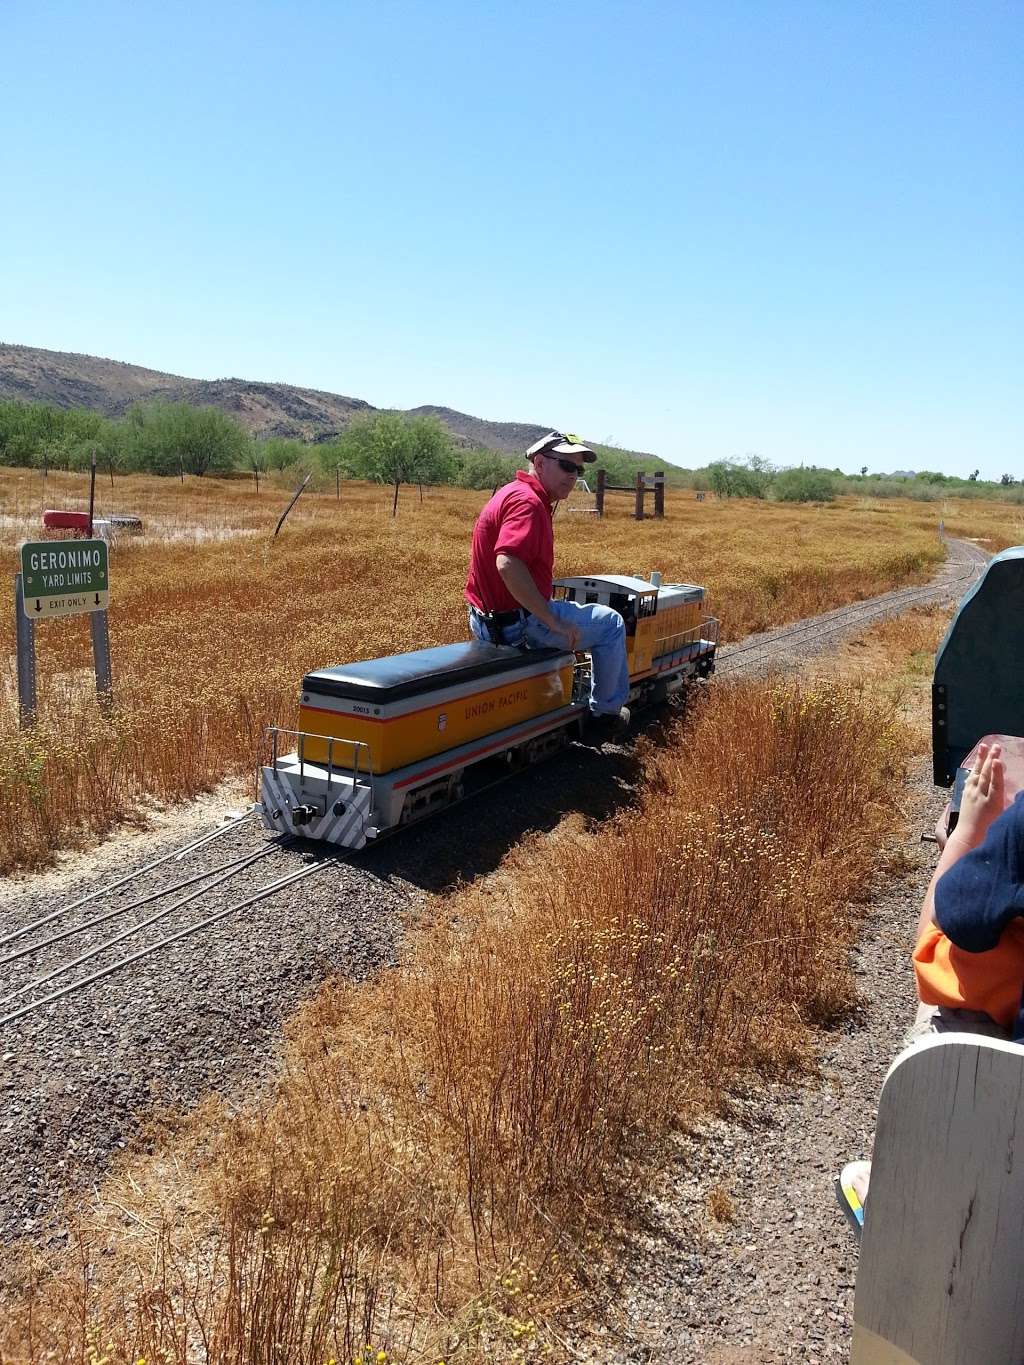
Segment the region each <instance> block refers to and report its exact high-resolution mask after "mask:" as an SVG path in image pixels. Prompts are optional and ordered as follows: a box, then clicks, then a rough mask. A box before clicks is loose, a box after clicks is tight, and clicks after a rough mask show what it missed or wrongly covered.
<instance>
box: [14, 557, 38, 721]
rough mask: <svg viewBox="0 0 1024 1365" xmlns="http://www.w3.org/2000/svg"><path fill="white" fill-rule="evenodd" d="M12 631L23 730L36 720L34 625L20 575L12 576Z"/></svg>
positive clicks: (19, 712)
mask: <svg viewBox="0 0 1024 1365" xmlns="http://www.w3.org/2000/svg"><path fill="white" fill-rule="evenodd" d="M14 629H15V634H16V636H17V641H18V723H19V725H20V726H21V728H22V729H23V730H25V729H27V728H28V726H30V725H34V724H35V719H36V623H35V622H34V621H33V620H32V619H31V618H30V617H29V616H28V614H27V613H26V611H25V599H24V597H23V596H22V592H21V574H20V573H16V574H15V575H14Z"/></svg>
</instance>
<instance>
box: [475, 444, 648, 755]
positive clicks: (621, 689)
mask: <svg viewBox="0 0 1024 1365" xmlns="http://www.w3.org/2000/svg"><path fill="white" fill-rule="evenodd" d="M526 457H527V459H528V460H529V461H530V465H531V469H530V471H529V472H526V471H523V470H520V471H519V472H518V473H517V474H516V477H515V479H514V480H513V482H512V483H507V484H505V486H504V487H503V488H499V489H498V490H497V492H496V493H495V494H494V496H493V497H492V498H491V499H490V501H489V502H488V503H487V505H486V506H485V507H484V509H483V511H482V512H481V513H480V515H479V517H478V518H477V522H476V526H475V527H474V528H473V548H472V553H471V557H470V565H469V577H468V579H467V580H466V593H465V596H466V601H467V602H468V604H469V628H470V630H471V631H472V633H473V635H474V636H475V637H476V638H477V639H478V640H484V641H489V642H490V643H492V644H500V645H525V646H526V647H527V648H530V649H544V648H550V647H552V646H554V647H557V648H560V649H564V648H568V649H572V650H586V651H587V652H589V654H590V656H591V661H592V664H593V669H592V684H591V694H590V718H591V723H590V727H589V729H590V734H591V736H592V737H594V738H595V739H598V740H600V739H603V738H612V737H613V736H615V735H616V734H620V733H622V732H623V731H624V730H625V729H626V728H627V727H628V725H629V720H630V715H629V709H628V708H627V707H626V706H625V704H624V703H625V701H626V698H627V697H628V695H629V670H628V667H627V663H626V627H625V623H624V621H623V619H622V617H621V616H620V615H619V613H618V612H617V611H615V610H614V609H613V608H612V607H606V606H603V605H601V604H600V603H597V602H590V603H586V604H584V603H581V602H559V601H553V600H552V596H551V593H552V581H553V578H554V558H555V546H554V528H553V526H552V517H553V516H554V511H555V506H556V504H557V503H558V502H560V501H562V499H564V498H567V497H568V496H569V494H570V493H571V492H572V490H573V489H574V488H575V486H576V480H577V479H578V478H579V477H580V476H581V475H582V473H583V465H582V464H581V463H580V461H581V460H582V461H585V462H586V463H587V464H592V463H593V462H594V461H595V460H596V459H597V456H596V455H595V454H594V452H593V451H592V450H591V449H590V447H589V446H586V445H584V444H583V443H582V442H581V441H580V439H579V438H578V437H577V436H567V435H565V434H564V433H563V432H560V431H549V432H548V434H547V435H546V436H544V437H542V438H541V439H540V440H539V441H537V442H535V443H534V444H533V445H532V446H531V447H530V448H529V450H528V451H527V452H526Z"/></svg>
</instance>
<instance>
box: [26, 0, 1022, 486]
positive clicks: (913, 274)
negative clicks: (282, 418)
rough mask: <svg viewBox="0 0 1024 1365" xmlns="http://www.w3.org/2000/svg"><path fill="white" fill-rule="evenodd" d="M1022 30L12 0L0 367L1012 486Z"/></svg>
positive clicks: (903, 0)
mask: <svg viewBox="0 0 1024 1365" xmlns="http://www.w3.org/2000/svg"><path fill="white" fill-rule="evenodd" d="M1022 36H1024V6H1022V5H1021V4H1020V3H1019V0H1014V3H995V2H994V0H993V2H987V0H972V3H959V4H953V3H931V2H930V0H917V2H916V3H911V0H885V3H855V2H854V0H821V2H820V3H815V4H811V3H772V0H761V3H737V2H736V0H719V2H718V3H692V4H687V3H677V4H654V3H644V2H643V0H637V2H634V3H616V4H611V3H603V0H590V2H589V3H577V2H576V0H567V2H566V3H557V2H555V0H549V3H534V0H526V3H517V4H515V5H513V4H511V3H503V4H497V3H488V2H487V0H477V3H475V4H470V3H456V2H455V0H434V2H433V3H426V0H424V3H416V4H413V3H397V2H389V0H376V3H370V0H359V3H344V2H342V0H337V2H336V3H326V2H324V3H314V2H313V0H293V2H292V3H289V4H283V3H282V4H278V3H268V2H266V0H256V3H247V4H244V5H243V4H234V3H223V2H222V0H209V3H207V4H206V5H199V4H182V3H175V0H167V2H166V3H160V4H157V3H152V2H151V0H141V2H139V0H137V2H136V3H134V4H131V5H129V4H127V3H121V2H120V0H90V3H89V4H84V3H82V0H75V3H68V2H67V0H53V2H52V3H45V2H43V0H31V3H27V2H25V0H0V81H2V99H3V114H4V120H3V121H4V130H5V131H4V137H3V139H2V142H0V164H2V166H3V172H4V173H3V185H4V200H5V204H4V208H3V213H2V215H0V249H2V256H0V259H2V261H3V277H4V283H3V289H2V292H0V340H3V341H7V342H20V343H24V344H27V345H34V346H43V347H49V348H52V349H54V350H69V351H83V352H87V353H91V354H94V355H105V356H109V357H112V358H114V359H119V360H126V361H131V362H133V363H136V364H141V365H148V366H151V367H153V368H156V369H163V370H170V371H172V372H174V373H178V374H184V375H190V376H194V377H198V378H217V377H221V376H226V375H237V376H241V377H243V378H247V379H265V380H282V381H286V382H289V383H293V384H300V385H308V386H310V387H314V388H323V389H328V390H332V391H334V392H338V393H344V394H349V395H352V396H355V397H359V398H365V399H367V400H368V401H369V402H371V403H374V404H376V405H378V406H397V407H411V406H415V405H417V404H421V403H440V404H445V405H448V406H451V407H455V408H459V409H461V410H463V411H465V412H471V413H474V414H476V415H478V416H482V417H488V418H492V419H497V420H518V421H536V422H543V423H550V424H551V425H554V426H562V427H566V428H571V429H573V430H575V431H579V432H581V433H583V434H584V435H585V436H587V437H588V438H590V439H593V440H604V439H608V438H611V439H612V440H614V441H616V442H617V443H619V444H622V445H625V446H629V447H632V448H634V449H644V450H651V451H655V452H657V453H659V454H661V455H663V456H665V457H666V458H669V459H672V460H675V461H676V462H678V463H680V464H686V465H696V464H703V463H706V462H707V461H708V460H712V459H720V458H728V457H731V456H740V457H742V456H743V455H745V454H747V453H751V452H756V453H758V454H760V455H762V456H764V457H765V458H767V459H769V460H771V461H773V462H774V463H776V464H780V465H786V464H798V463H800V462H801V461H803V462H808V463H821V464H825V465H829V466H839V467H841V468H843V469H846V470H856V469H859V468H860V466H861V465H864V464H866V465H868V466H869V468H871V469H872V470H888V469H895V468H904V469H925V468H928V469H941V470H944V471H946V472H949V473H962V474H966V473H969V472H970V471H971V470H972V469H974V468H980V469H981V471H982V475H983V476H991V477H998V476H999V475H1000V474H1001V473H1003V472H1011V473H1013V474H1014V475H1016V476H1018V477H1019V476H1020V475H1022V474H1024V458H1022V454H1024V452H1022V442H1021V421H1020V411H1021V404H1020V393H1021V390H1022V374H1021V369H1022V366H1021V349H1022V347H1021V335H1022V326H1021V318H1022V315H1024V306H1022V305H1024V297H1022V296H1024V289H1022V274H1024V271H1022V250H1021V244H1022V231H1021V229H1022V221H1024V213H1022V209H1024V189H1022V186H1024V177H1022V164H1021V162H1022V156H1021V147H1022V146H1024V126H1022V125H1024V119H1022V99H1021V94H1020V88H1021V72H1022V69H1024V65H1022V55H1024V52H1022V49H1024V42H1022Z"/></svg>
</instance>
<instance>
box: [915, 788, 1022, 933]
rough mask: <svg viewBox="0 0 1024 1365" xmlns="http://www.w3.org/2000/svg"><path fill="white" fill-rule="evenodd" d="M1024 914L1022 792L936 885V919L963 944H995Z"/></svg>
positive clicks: (939, 924)
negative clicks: (1009, 926) (1008, 927)
mask: <svg viewBox="0 0 1024 1365" xmlns="http://www.w3.org/2000/svg"><path fill="white" fill-rule="evenodd" d="M1019 915H1024V801H1022V799H1021V796H1020V795H1018V797H1017V799H1016V800H1015V801H1014V803H1013V805H1012V806H1010V807H1009V809H1008V810H1005V811H1004V812H1003V813H1002V815H1000V816H999V818H998V819H997V820H994V821H993V823H992V824H991V826H990V827H989V830H988V833H987V834H986V835H985V838H984V839H983V840H982V842H981V843H980V844H979V845H978V847H977V848H975V849H972V850H971V852H970V853H965V854H964V856H963V857H962V858H961V859H960V860H959V862H956V863H954V864H953V866H952V867H951V868H950V869H949V871H948V872H946V873H944V875H943V876H941V877H940V878H939V881H938V883H937V885H936V887H935V922H936V924H937V925H938V926H939V928H940V929H941V930H942V932H943V933H944V934H945V935H946V937H947V938H948V939H949V940H950V941H951V942H952V943H954V944H955V945H956V946H957V947H958V948H962V949H964V951H965V952H968V953H984V952H988V951H989V949H991V948H994V947H995V946H996V944H997V943H998V942H999V938H1000V935H1001V934H1002V932H1003V930H1004V929H1005V928H1006V926H1007V925H1008V924H1009V923H1010V921H1011V920H1012V919H1015V918H1017V917H1018V916H1019Z"/></svg>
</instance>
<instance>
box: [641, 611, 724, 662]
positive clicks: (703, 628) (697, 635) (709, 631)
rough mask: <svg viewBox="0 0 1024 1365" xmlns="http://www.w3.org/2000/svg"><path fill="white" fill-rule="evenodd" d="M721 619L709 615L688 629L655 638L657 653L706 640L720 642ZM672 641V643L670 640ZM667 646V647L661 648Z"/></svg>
mask: <svg viewBox="0 0 1024 1365" xmlns="http://www.w3.org/2000/svg"><path fill="white" fill-rule="evenodd" d="M718 632H719V621H718V618H717V616H708V617H706V618H705V619H704V620H703V621H701V622H700V623H699V624H698V625H696V626H687V628H686V630H677V631H673V632H672V633H671V634H670V635H659V636H657V637H656V638H655V641H654V646H655V653H657V654H667V653H668V652H669V650H670V649H675V648H677V647H678V646H679V645H681V644H682V645H687V644H699V643H700V642H701V641H702V640H706V641H707V642H708V644H712V645H716V644H717V643H718ZM669 641H671V644H669V643H668V642H669ZM659 646H666V648H659Z"/></svg>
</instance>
